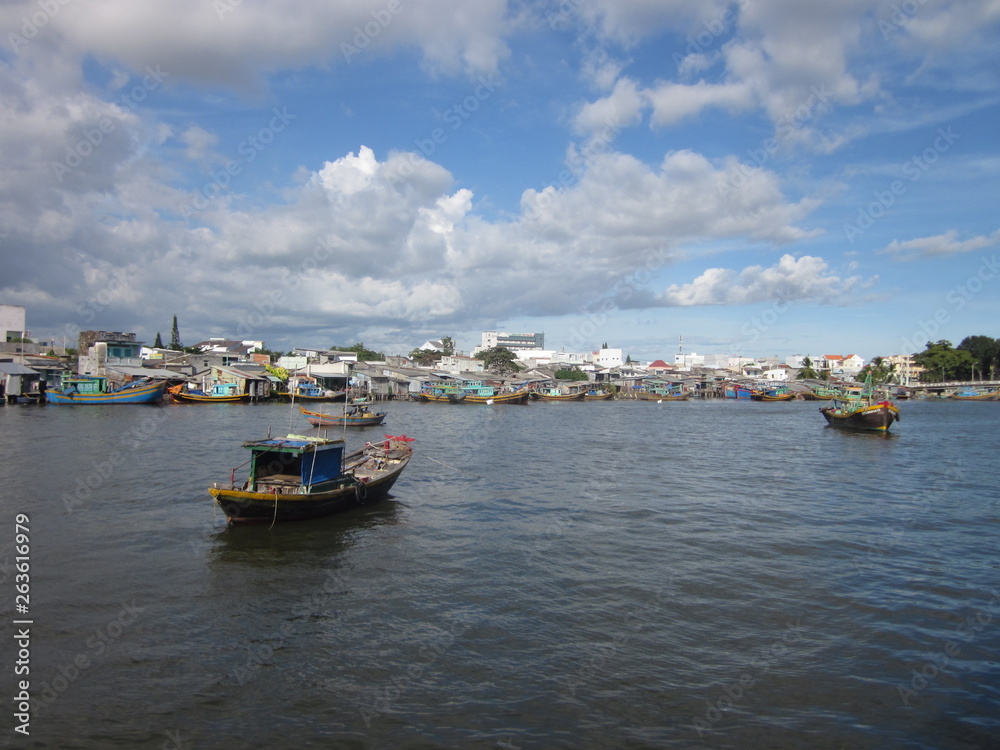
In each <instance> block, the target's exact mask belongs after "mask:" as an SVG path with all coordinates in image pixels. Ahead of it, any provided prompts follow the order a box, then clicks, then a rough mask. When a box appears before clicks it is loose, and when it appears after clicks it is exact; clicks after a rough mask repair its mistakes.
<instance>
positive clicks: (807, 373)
mask: <svg viewBox="0 0 1000 750" xmlns="http://www.w3.org/2000/svg"><path fill="white" fill-rule="evenodd" d="M812 365H813V363H812V360H811V359H809V357H806V358H805V359H804V360H802V369H801V370H799V374H798V375H796V376H795V379H796V380H816V379H817V378H819V373H818V372H816V371H815V370H814V369H813V366H812ZM827 377H830V376H829V374H827Z"/></svg>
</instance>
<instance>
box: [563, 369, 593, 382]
mask: <svg viewBox="0 0 1000 750" xmlns="http://www.w3.org/2000/svg"><path fill="white" fill-rule="evenodd" d="M556 380H589V378H588V377H587V373H585V372H580V371H579V370H556Z"/></svg>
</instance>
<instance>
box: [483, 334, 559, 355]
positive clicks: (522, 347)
mask: <svg viewBox="0 0 1000 750" xmlns="http://www.w3.org/2000/svg"><path fill="white" fill-rule="evenodd" d="M495 346H502V347H503V348H504V349H510V350H511V351H512V352H520V351H526V350H528V349H544V348H545V334H544V333H498V332H496V331H483V338H482V343H481V344H480V345H479V346H477V347H476V348H475V349H473V350H472V354H473V355H476V354H479V352H481V351H485V350H486V349H492V348H493V347H495Z"/></svg>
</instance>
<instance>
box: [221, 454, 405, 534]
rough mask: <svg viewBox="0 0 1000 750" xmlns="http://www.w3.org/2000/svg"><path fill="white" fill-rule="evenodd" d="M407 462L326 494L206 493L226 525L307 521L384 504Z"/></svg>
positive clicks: (222, 490)
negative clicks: (224, 518) (216, 506)
mask: <svg viewBox="0 0 1000 750" xmlns="http://www.w3.org/2000/svg"><path fill="white" fill-rule="evenodd" d="M409 460H410V459H409V457H406V458H404V459H402V460H400V461H399V463H398V464H397V465H396V466H395V467H393V469H392V471H391V472H386V473H384V474H382V475H380V476H378V477H376V478H373V479H370V480H369V481H367V482H355V481H353V480H351V479H350V478H345V482H344V484H343V486H341V487H338V488H336V489H332V490H328V491H325V492H316V493H310V494H282V493H266V492H247V491H245V490H235V489H228V490H227V489H221V488H217V487H212V488H210V489H209V491H208V492H209V494H210V495H211V496H212V498H213V499H214V500H215V502H216V503H217V504H218V506H219V507H220V508H221V509H222V512H223V513H225V514H226V518H227V519H228V521H229V523H233V524H251V523H276V522H284V521H306V520H310V519H314V518H322V517H324V516H329V515H333V514H335V513H342V512H344V511H346V510H351V509H353V508H357V507H360V506H362V505H371V504H373V503H377V502H379V501H381V500H384V499H385V498H386V497H387V496H388V494H389V490H390V489H392V486H393V485H394V484H395V483H396V480H397V479H398V478H399V475H400V474H401V473H402V472H403V469H404V468H405V467H406V464H407V463H409Z"/></svg>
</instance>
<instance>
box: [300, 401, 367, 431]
mask: <svg viewBox="0 0 1000 750" xmlns="http://www.w3.org/2000/svg"><path fill="white" fill-rule="evenodd" d="M299 411H300V412H302V416H304V417H305V418H306V419H307V420H308V421H309V424H311V425H312V426H313V427H344V426H347V427H369V426H371V425H379V424H382V422H384V421H385V412H384V411H372V410H371V409H368V408H367V407H365V406H361V405H360V404H359V405H355V406H351V407H348V409H347V410H346V411H345V412H344V413H343V414H324V413H323V412H321V411H309V410H308V409H305V408H303V407H301V406H300V407H299Z"/></svg>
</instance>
